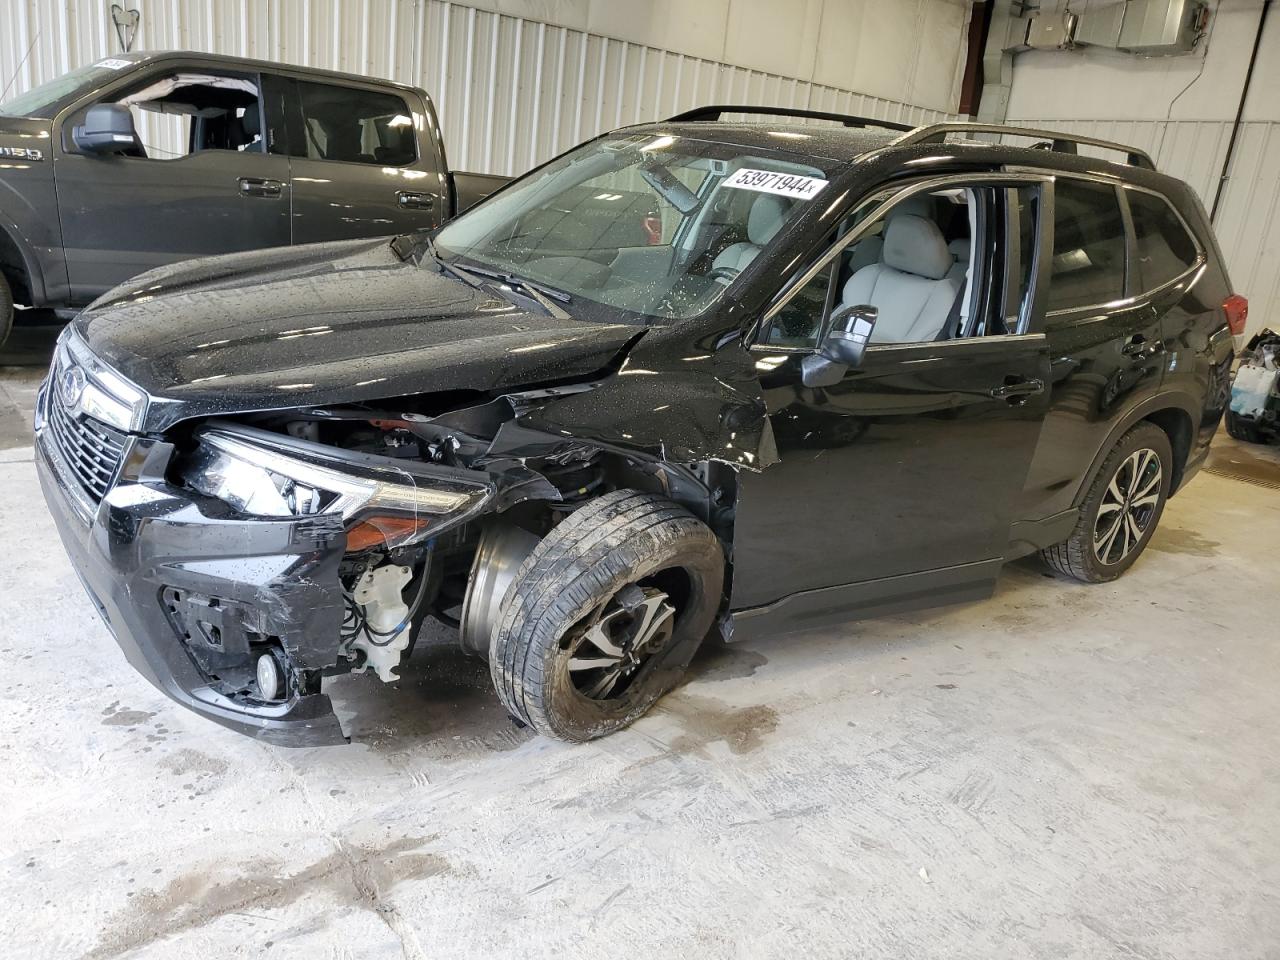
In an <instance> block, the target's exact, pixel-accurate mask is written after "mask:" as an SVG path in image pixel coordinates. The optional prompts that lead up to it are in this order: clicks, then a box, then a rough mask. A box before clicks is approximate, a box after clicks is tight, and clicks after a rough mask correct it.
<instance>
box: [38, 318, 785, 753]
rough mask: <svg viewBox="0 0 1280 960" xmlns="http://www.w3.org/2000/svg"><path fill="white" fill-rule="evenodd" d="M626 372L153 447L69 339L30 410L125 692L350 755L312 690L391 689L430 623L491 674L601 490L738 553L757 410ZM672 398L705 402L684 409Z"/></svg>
mask: <svg viewBox="0 0 1280 960" xmlns="http://www.w3.org/2000/svg"><path fill="white" fill-rule="evenodd" d="M686 355H687V354H686ZM706 359H708V360H709V359H711V358H710V357H708V358H706ZM697 360H698V361H702V360H703V358H702V357H698V358H697ZM618 362H619V364H620V365H619V366H616V367H614V368H613V369H606V370H603V371H600V372H598V373H597V374H596V375H595V376H593V377H591V378H590V379H584V380H579V381H576V382H570V383H567V384H566V383H561V384H559V385H551V386H544V387H538V388H533V389H526V390H522V391H513V392H484V391H471V390H454V391H443V392H440V393H435V394H425V395H410V396H405V397H399V398H391V399H386V400H379V401H362V402H358V403H352V404H349V405H334V406H328V407H299V408H294V409H277V410H268V411H258V412H244V413H238V414H235V413H232V414H229V415H227V416H225V417H221V418H206V417H199V418H195V419H188V420H179V421H178V422H177V423H175V424H174V425H173V426H171V427H169V428H168V429H166V430H164V432H163V433H151V434H147V433H145V432H141V431H139V425H140V424H141V423H142V422H143V420H144V414H143V412H141V411H139V410H138V409H136V405H137V404H141V405H142V409H143V410H145V406H146V404H147V403H148V402H150V400H149V398H147V396H146V394H145V393H144V392H143V391H141V390H140V389H139V390H136V391H134V393H133V394H130V388H131V384H130V383H129V381H126V380H124V379H123V378H121V377H119V375H116V374H114V373H113V372H112V371H111V370H110V368H106V367H104V366H102V365H101V364H100V363H98V362H96V361H95V359H94V358H93V356H92V355H91V354H89V353H88V352H87V351H86V350H85V347H84V345H83V343H81V342H80V341H79V340H78V339H76V338H75V337H71V338H69V340H68V342H67V344H66V345H64V346H63V347H62V348H60V350H59V354H58V358H57V359H55V364H54V368H53V370H52V371H51V374H50V378H49V380H48V381H47V382H46V384H45V386H44V388H43V389H42V393H41V396H40V399H39V403H38V411H37V424H36V439H37V443H36V448H37V451H38V456H37V461H38V465H39V472H40V477H41V482H42V485H43V486H44V490H45V496H46V499H47V500H48V502H49V505H50V508H51V512H52V513H53V514H54V517H55V520H56V522H57V525H58V528H59V532H60V534H61V537H62V539H63V542H64V544H65V546H66V548H67V550H68V552H69V554H70V555H71V558H72V560H73V563H74V565H75V567H76V569H77V571H78V572H79V573H80V576H81V579H82V580H83V582H84V585H85V587H86V589H87V591H88V593H89V595H90V596H91V598H92V599H93V601H94V603H95V605H96V606H97V608H98V610H99V612H100V613H101V615H102V617H103V619H104V620H105V621H106V623H107V624H108V626H109V628H110V629H111V631H112V633H113V634H114V635H115V638H116V640H117V641H118V643H119V644H120V646H121V647H122V648H123V650H124V652H125V653H126V655H127V657H128V659H129V661H130V663H131V664H132V665H133V666H134V667H135V668H136V669H137V670H138V671H139V672H141V673H142V674H143V675H144V676H145V677H146V678H147V679H148V680H149V681H150V682H151V683H153V684H154V685H155V686H157V687H158V688H160V689H161V690H162V691H163V692H165V693H166V694H167V695H169V696H170V697H172V698H173V699H174V700H176V701H178V702H179V703H181V704H183V705H184V706H187V707H188V708H190V709H192V710H194V711H196V712H198V713H201V714H203V715H205V716H207V717H209V718H211V719H213V720H216V721H218V722H219V723H222V724H223V725H225V726H228V727H231V728H233V729H236V730H238V731H240V732H243V733H246V734H249V735H251V736H254V737H256V738H258V739H262V740H265V741H269V742H272V743H276V744H280V745H289V746H315V745H323V744H331V743H340V742H343V741H344V739H345V738H344V736H343V731H342V729H341V726H340V724H339V722H338V719H337V717H336V716H335V714H334V712H333V708H332V705H331V703H330V701H329V698H328V696H327V695H326V694H325V693H324V684H325V680H326V678H329V677H332V676H335V675H339V674H344V673H348V672H364V671H369V672H372V673H374V674H376V676H377V677H378V678H379V679H381V680H382V681H384V682H391V681H394V680H396V679H398V677H397V675H396V672H395V671H396V669H397V667H398V666H399V664H400V662H401V661H402V659H403V658H405V657H407V656H408V655H409V654H410V653H411V652H412V648H413V643H414V642H415V639H416V638H417V636H418V633H419V629H420V627H421V626H422V623H423V621H424V620H425V619H426V618H427V617H435V618H436V619H438V620H440V621H441V622H443V623H445V624H447V625H449V626H452V627H455V628H457V630H458V634H459V642H460V644H461V646H462V647H463V649H464V650H466V651H467V652H468V653H470V654H473V655H477V656H481V657H485V656H487V655H488V651H489V642H490V638H491V637H492V636H493V634H494V630H495V626H496V624H497V620H498V617H499V612H500V606H501V602H502V600H503V597H504V595H505V593H506V591H507V587H508V586H509V585H510V583H511V582H512V580H513V578H514V576H515V573H516V571H517V569H518V568H519V567H520V564H521V563H522V561H523V560H524V559H525V558H526V557H527V556H528V555H529V554H530V553H531V552H532V551H533V549H534V548H535V547H536V546H537V544H538V543H539V541H540V540H541V538H542V537H544V536H545V535H546V534H547V533H548V532H549V531H550V530H551V529H552V528H553V527H554V526H556V525H557V524H558V523H559V522H560V521H561V520H562V519H564V518H565V517H566V516H568V515H569V514H570V513H572V512H573V511H574V510H575V509H577V508H578V507H579V506H581V505H582V504H583V503H585V502H586V501H588V500H590V499H592V498H594V497H596V496H599V495H600V494H601V493H604V492H606V491H608V490H614V489H635V490H645V491H650V492H653V493H658V494H661V495H663V496H665V497H668V498H670V499H672V500H674V501H676V502H678V503H681V504H683V505H684V506H686V507H687V508H688V509H689V510H691V511H692V512H693V513H694V514H695V515H696V516H698V517H699V518H701V519H702V520H703V521H704V522H705V523H707V524H708V525H709V526H710V527H711V528H712V529H713V530H714V531H716V533H717V534H719V535H720V537H721V538H722V540H723V542H724V543H725V544H726V545H729V544H731V542H732V533H733V522H734V510H735V503H736V490H737V477H738V470H740V469H743V468H747V469H753V468H757V467H758V465H759V464H761V463H762V462H763V463H766V464H767V463H768V462H769V460H770V459H772V456H771V434H770V433H769V430H768V422H767V420H766V419H765V418H764V417H763V415H762V412H757V411H758V410H759V406H758V403H759V401H758V395H757V396H756V397H751V396H750V395H748V394H743V393H739V392H738V391H737V390H736V389H735V388H734V387H732V386H730V385H729V384H727V383H726V382H725V381H723V380H719V379H717V378H714V377H710V376H707V375H706V374H704V373H702V372H696V373H695V372H686V373H683V374H679V375H675V376H673V377H671V378H668V382H667V383H666V384H665V385H664V386H665V390H662V391H660V390H658V389H657V388H658V387H659V384H658V383H657V379H658V378H655V377H651V376H642V375H638V374H633V373H631V372H630V371H631V370H632V364H631V362H630V361H629V360H627V359H626V358H625V356H624V357H620V358H619V361H618ZM698 365H699V366H701V362H700V363H699V364H698ZM73 371H78V372H74V373H73ZM642 372H647V371H642ZM77 379H78V381H79V383H77V382H75V381H77ZM683 379H689V380H690V381H691V382H690V385H689V386H688V388H687V391H686V392H692V393H694V394H698V395H699V396H700V397H701V400H702V402H700V403H692V402H690V403H687V404H680V403H679V400H680V398H681V394H680V389H681V388H680V384H681V383H683ZM693 381H701V383H702V384H705V383H710V384H711V387H710V388H704V389H702V390H701V391H699V390H697V389H695V388H697V387H699V386H700V385H701V384H699V383H694V382H693ZM673 384H674V386H673ZM77 386H79V387H80V388H81V392H80V396H79V397H72V396H70V393H73V392H74V389H73V388H75V387H77ZM95 390H96V391H97V393H95ZM673 390H675V391H676V392H675V393H673V392H672V391H673ZM664 394H665V395H664ZM113 396H114V397H119V396H124V398H125V402H124V403H123V404H122V406H121V407H120V409H119V410H116V409H115V408H114V407H112V406H111V402H112V397H113ZM672 400H675V401H676V404H672V402H671V401H672ZM130 404H133V405H135V406H132V407H131V406H130ZM89 405H92V408H90V406H89ZM646 414H647V416H646ZM107 421H113V422H114V426H113V425H110V424H108V423H107ZM144 429H145V428H144ZM104 438H105V439H104ZM744 441H746V442H744ZM95 444H96V445H97V446H96V447H95ZM94 458H100V459H101V460H102V463H105V464H106V466H103V465H102V463H98V462H97V461H96V460H94ZM86 463H88V464H89V465H88V466H86V465H85V464H86Z"/></svg>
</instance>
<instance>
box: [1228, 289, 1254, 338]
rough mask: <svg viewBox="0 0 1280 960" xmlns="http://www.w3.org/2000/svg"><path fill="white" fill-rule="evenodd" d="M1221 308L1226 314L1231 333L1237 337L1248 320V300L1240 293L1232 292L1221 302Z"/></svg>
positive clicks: (1242, 331)
mask: <svg viewBox="0 0 1280 960" xmlns="http://www.w3.org/2000/svg"><path fill="white" fill-rule="evenodd" d="M1222 309H1223V312H1225V313H1226V315H1227V326H1228V327H1229V328H1230V329H1231V335H1232V336H1233V337H1238V336H1240V335H1241V334H1242V333H1244V326H1245V324H1246V323H1247V322H1248V320H1249V301H1248V300H1246V299H1245V298H1244V297H1242V296H1240V294H1238V293H1233V294H1232V295H1231V296H1229V297H1227V299H1226V300H1224V301H1223V302H1222Z"/></svg>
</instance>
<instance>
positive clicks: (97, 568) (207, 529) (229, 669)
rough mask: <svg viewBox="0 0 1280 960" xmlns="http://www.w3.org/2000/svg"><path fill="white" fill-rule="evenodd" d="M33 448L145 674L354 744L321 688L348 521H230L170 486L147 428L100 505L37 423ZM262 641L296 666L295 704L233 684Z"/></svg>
mask: <svg viewBox="0 0 1280 960" xmlns="http://www.w3.org/2000/svg"><path fill="white" fill-rule="evenodd" d="M35 449H36V465H37V471H38V473H39V477H40V485H41V487H42V489H43V490H44V496H45V500H46V502H47V503H48V505H49V511H50V513H51V514H52V515H53V518H54V522H55V524H56V525H57V528H58V534H59V536H60V537H61V539H62V543H63V546H64V547H65V548H66V550H67V553H68V555H69V556H70V558H71V562H72V564H73V566H74V567H75V569H76V571H77V573H78V574H79V576H80V579H81V582H82V583H83V584H84V587H85V590H86V591H87V592H88V594H89V597H90V598H91V599H92V600H93V602H94V606H95V607H96V608H97V610H98V612H99V613H100V614H101V616H102V619H103V620H104V621H105V623H106V624H107V627H108V628H109V629H110V631H111V633H112V634H113V635H114V637H115V639H116V642H117V643H118V644H119V645H120V648H121V649H122V650H123V651H124V654H125V657H126V658H127V659H128V661H129V663H130V664H132V665H133V667H134V668H135V669H136V670H137V671H138V672H139V673H141V674H142V675H143V676H144V677H146V678H147V680H149V681H150V682H151V683H152V684H154V685H155V686H156V687H157V688H158V689H160V690H161V691H162V692H164V693H165V694H167V695H168V696H169V697H171V698H172V699H174V700H175V701H177V702H178V703H180V704H182V705H183V706H185V707H187V708H189V709H191V710H194V711H195V712H196V713H199V714H202V715H203V716H206V717H208V718H209V719H211V720H215V721H217V722H218V723H220V724H222V725H223V726H226V727H230V728H231V729H233V730H236V731H238V732H240V733H244V734H247V735H249V736H251V737H254V738H256V739H259V740H264V741H267V742H269V743H273V744H279V745H281V746H321V745H327V744H337V743H343V742H345V740H346V738H345V737H344V736H343V733H342V729H341V727H340V725H339V723H338V719H337V717H336V716H335V715H334V712H333V707H332V705H331V703H330V701H329V698H328V696H326V695H325V694H323V693H321V692H320V682H321V676H322V674H323V673H324V672H325V671H327V670H331V669H332V668H334V667H335V665H336V662H337V658H338V644H339V635H340V626H341V621H342V616H343V601H342V591H341V585H340V582H339V580H338V564H339V562H340V560H341V558H342V554H343V550H344V549H345V544H346V535H345V532H344V530H343V527H342V521H341V518H340V517H337V516H325V515H321V516H314V517H305V518H298V519H293V518H289V519H283V520H274V519H269V520H256V519H255V520H245V519H243V518H240V517H235V516H231V515H229V514H228V512H227V509H226V508H225V506H224V505H222V504H220V503H219V502H218V501H215V500H207V501H206V500H202V499H201V498H198V497H194V496H192V495H191V494H189V493H187V492H186V491H184V490H181V489H178V488H176V487H174V486H172V485H171V484H169V483H168V482H167V481H166V480H165V476H164V470H165V467H166V465H167V464H168V461H169V458H170V455H171V453H172V447H171V446H170V445H169V444H167V443H164V442H161V441H156V440H151V439H148V438H144V437H130V438H129V439H128V441H127V445H126V448H125V451H124V455H123V458H122V461H121V466H120V468H119V471H118V473H117V475H116V478H115V480H114V484H113V485H112V487H111V488H110V489H109V490H108V492H107V494H106V496H105V497H104V498H103V499H102V501H101V502H100V503H97V504H93V503H91V502H89V501H87V500H86V499H85V497H84V495H83V493H82V491H81V490H80V488H79V487H78V486H77V485H76V481H75V479H74V477H73V476H72V475H71V473H70V472H69V468H68V466H67V464H66V462H65V460H63V458H62V455H61V454H60V452H59V451H58V449H57V447H56V446H55V445H54V444H52V443H50V442H48V438H47V437H46V435H45V430H44V429H42V427H41V426H40V425H38V426H37V431H36V443H35ZM214 641H216V643H215V642H214ZM259 643H265V644H268V645H270V644H278V645H279V646H280V647H282V648H283V650H284V652H285V654H286V655H287V656H288V658H289V660H290V662H291V663H292V664H293V666H294V669H295V672H296V676H297V678H298V683H297V685H296V687H295V688H294V689H293V690H292V691H291V693H290V695H289V697H288V699H286V700H283V701H280V702H263V701H260V700H255V699H254V698H253V696H252V695H250V694H246V693H245V692H244V691H243V689H240V690H236V689H233V688H235V687H237V684H238V681H237V677H238V675H239V673H240V672H242V671H243V668H242V667H239V666H237V665H236V664H237V662H238V654H237V650H239V649H240V648H243V649H244V651H245V653H246V655H247V652H248V650H249V645H250V644H259ZM239 659H243V658H239ZM211 664H212V665H213V666H212V667H211V666H210V665H211ZM220 664H221V665H224V666H225V667H226V669H223V668H222V666H219V665H220ZM215 671H216V672H215Z"/></svg>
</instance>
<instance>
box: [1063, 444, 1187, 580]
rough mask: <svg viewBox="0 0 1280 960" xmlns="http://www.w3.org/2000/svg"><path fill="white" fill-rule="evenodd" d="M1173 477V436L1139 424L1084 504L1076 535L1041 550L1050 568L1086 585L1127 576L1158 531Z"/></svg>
mask: <svg viewBox="0 0 1280 960" xmlns="http://www.w3.org/2000/svg"><path fill="white" fill-rule="evenodd" d="M1172 476H1173V448H1172V447H1171V446H1170V444H1169V436H1168V434H1166V433H1165V432H1164V431H1163V430H1161V429H1160V428H1159V427H1157V426H1156V425H1155V424H1154V423H1139V424H1138V425H1137V426H1135V427H1134V428H1133V429H1132V430H1130V431H1129V432H1128V433H1126V434H1125V435H1124V436H1123V437H1121V438H1120V442H1119V443H1117V444H1116V446H1115V449H1114V450H1112V451H1111V453H1110V454H1108V456H1107V459H1106V460H1104V461H1103V463H1102V466H1101V467H1099V468H1098V473H1097V474H1096V476H1095V477H1094V479H1093V483H1092V484H1091V485H1090V487H1089V491H1088V493H1087V494H1085V498H1084V502H1083V503H1082V504H1081V505H1080V519H1079V520H1078V521H1077V522H1076V528H1075V530H1073V531H1072V533H1071V536H1070V537H1068V538H1067V539H1066V540H1064V541H1062V542H1061V543H1058V544H1054V545H1053V546H1052V547H1049V548H1048V549H1046V550H1042V551H1040V557H1041V558H1042V559H1043V560H1044V562H1045V563H1046V564H1048V565H1049V567H1050V568H1052V569H1053V570H1055V571H1057V572H1058V573H1060V574H1062V575H1063V576H1067V577H1071V578H1073V579H1075V580H1080V581H1081V582H1083V583H1106V582H1107V581H1110V580H1114V579H1116V577H1118V576H1120V574H1122V573H1124V572H1125V571H1126V570H1128V569H1129V568H1130V567H1131V566H1133V564H1134V561H1136V560H1137V559H1138V557H1139V556H1141V554H1142V551H1143V550H1145V549H1146V547H1147V543H1148V541H1150V539H1151V535H1152V534H1153V533H1154V532H1155V529H1156V526H1157V524H1159V522H1160V516H1161V514H1162V513H1163V512H1164V505H1165V502H1166V501H1167V500H1168V498H1169V485H1170V481H1171V478H1172Z"/></svg>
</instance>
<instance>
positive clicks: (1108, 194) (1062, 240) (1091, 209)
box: [1047, 177, 1125, 311]
mask: <svg viewBox="0 0 1280 960" xmlns="http://www.w3.org/2000/svg"><path fill="white" fill-rule="evenodd" d="M1124 296H1125V229H1124V216H1123V215H1122V214H1121V212H1120V200H1119V196H1118V195H1117V194H1116V189H1115V187H1113V186H1111V185H1110V184H1106V183H1093V182H1091V181H1086V180H1072V179H1070V178H1067V177H1059V178H1058V179H1057V181H1056V183H1055V184H1054V204H1053V270H1052V275H1051V276H1050V278H1049V298H1048V305H1047V309H1048V310H1050V311H1053V310H1075V309H1080V308H1083V307H1090V306H1097V305H1099V304H1103V303H1110V302H1111V301H1113V300H1122V299H1123V298H1124Z"/></svg>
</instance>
